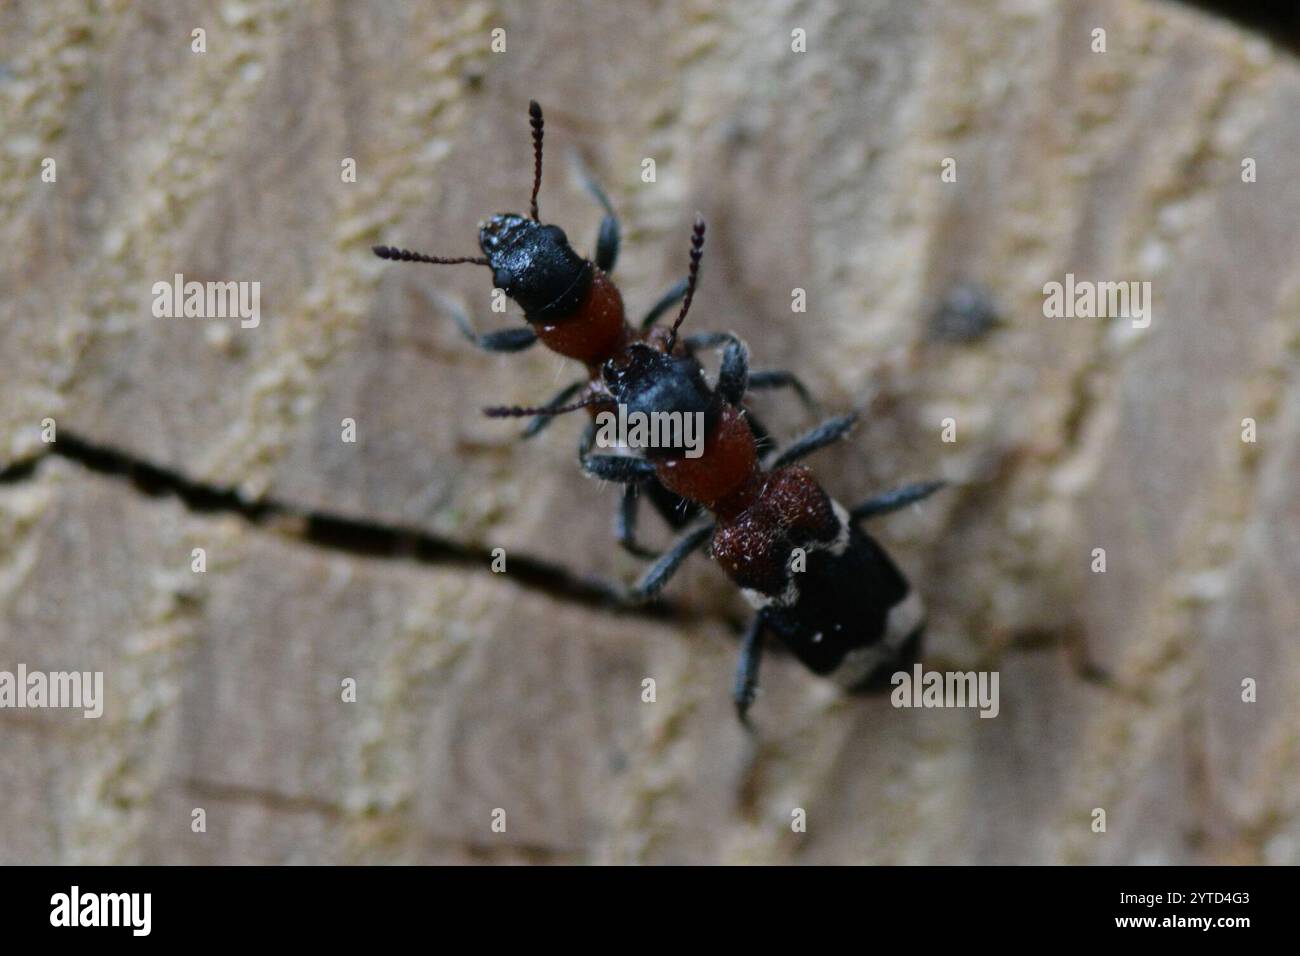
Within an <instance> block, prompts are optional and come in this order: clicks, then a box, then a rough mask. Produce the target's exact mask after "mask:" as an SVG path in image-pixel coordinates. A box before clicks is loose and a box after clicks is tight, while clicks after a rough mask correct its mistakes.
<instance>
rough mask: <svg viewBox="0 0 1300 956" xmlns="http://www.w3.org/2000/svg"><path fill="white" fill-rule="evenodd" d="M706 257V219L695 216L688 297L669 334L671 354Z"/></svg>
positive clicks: (687, 281) (693, 296)
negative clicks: (701, 261) (701, 265)
mask: <svg viewBox="0 0 1300 956" xmlns="http://www.w3.org/2000/svg"><path fill="white" fill-rule="evenodd" d="M703 256H704V217H703V216H702V215H700V214H699V213H698V212H697V213H696V214H695V228H694V229H693V230H692V231H691V269H690V272H689V273H688V274H687V277H686V295H685V296H683V297H682V310H681V311H680V312H679V313H677V321H676V322H674V323H673V327H672V331H670V332H669V333H668V348H667V351H668V352H669V353H670V354H671V352H672V350H673V346H674V345H676V344H677V330H678V329H679V328H680V327H681V324H682V323H683V322H684V321H686V313H687V312H689V311H690V310H691V300H692V299H693V298H695V285H696V283H697V282H698V281H699V278H700V259H701V258H703Z"/></svg>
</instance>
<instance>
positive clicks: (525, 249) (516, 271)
mask: <svg viewBox="0 0 1300 956" xmlns="http://www.w3.org/2000/svg"><path fill="white" fill-rule="evenodd" d="M478 244H479V247H480V248H481V249H482V250H483V254H484V255H485V256H487V259H488V265H489V266H491V267H492V281H493V282H494V283H495V284H496V286H497V288H499V289H503V290H505V293H506V295H508V296H510V298H512V299H514V300H515V301H516V302H518V303H519V305H520V306H521V307H522V308H523V310H524V315H525V316H527V317H528V319H529V321H539V320H543V319H548V318H553V317H558V316H563V315H566V314H568V313H569V312H572V311H573V310H574V309H575V308H576V307H577V306H578V304H579V303H580V302H581V301H582V297H583V296H584V295H586V292H587V289H588V288H589V286H590V285H591V276H592V271H591V263H589V262H587V261H586V260H585V259H583V258H582V256H580V255H578V254H577V253H576V252H574V251H573V247H572V246H570V245H569V239H568V237H567V236H566V235H565V234H564V230H563V229H561V228H560V227H559V226H549V225H543V224H542V223H540V222H537V221H536V220H535V219H526V218H524V217H523V216H519V215H516V214H514V213H500V214H498V215H496V216H493V217H492V218H491V219H489V220H488V221H487V222H485V223H483V224H482V225H481V226H480V227H479V231H478Z"/></svg>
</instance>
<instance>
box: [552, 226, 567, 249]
mask: <svg viewBox="0 0 1300 956" xmlns="http://www.w3.org/2000/svg"><path fill="white" fill-rule="evenodd" d="M546 234H547V235H548V236H550V237H551V238H552V239H554V240H555V241H556V242H558V243H560V244H562V245H566V246H567V245H568V244H569V237H568V236H566V235H565V234H564V230H563V229H561V228H560V227H559V226H547V227H546Z"/></svg>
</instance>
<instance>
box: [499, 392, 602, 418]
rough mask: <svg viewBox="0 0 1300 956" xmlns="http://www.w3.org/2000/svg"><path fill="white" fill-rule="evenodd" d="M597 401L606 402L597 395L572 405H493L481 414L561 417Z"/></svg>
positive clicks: (506, 416)
mask: <svg viewBox="0 0 1300 956" xmlns="http://www.w3.org/2000/svg"><path fill="white" fill-rule="evenodd" d="M599 401H608V399H602V398H601V397H600V396H598V395H589V396H587V397H586V398H584V399H583V400H582V401H580V402H574V403H573V404H572V405H539V406H538V407H536V408H521V407H520V406H518V405H494V406H492V407H490V408H485V409H483V414H484V415H486V416H487V417H488V418H530V417H532V416H533V415H563V414H564V413H565V412H576V411H577V410H578V409H580V408H586V407H587V406H588V405H594V404H596V403H597V402H599Z"/></svg>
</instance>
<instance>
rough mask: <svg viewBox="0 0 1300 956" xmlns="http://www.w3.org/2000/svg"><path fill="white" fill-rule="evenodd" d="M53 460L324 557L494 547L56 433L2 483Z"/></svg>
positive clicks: (487, 558) (619, 597)
mask: <svg viewBox="0 0 1300 956" xmlns="http://www.w3.org/2000/svg"><path fill="white" fill-rule="evenodd" d="M50 455H57V456H58V457H60V458H66V459H68V460H70V461H74V462H76V463H77V464H79V465H81V466H82V467H83V468H85V469H87V470H88V471H92V472H95V473H97V474H101V475H107V476H109V477H112V478H117V479H119V480H122V481H125V482H127V483H128V484H129V485H130V486H131V488H132V489H134V490H135V491H136V492H137V493H139V494H142V495H145V496H147V497H150V498H163V497H168V496H171V497H175V498H176V499H178V500H179V501H180V502H181V504H183V505H184V506H185V507H186V508H187V509H188V510H189V511H191V512H194V513H195V514H232V515H237V516H238V517H240V518H242V519H244V520H245V521H247V522H249V523H250V524H253V525H257V526H259V527H267V528H272V529H274V530H275V531H278V532H280V533H283V534H287V535H288V536H290V537H291V538H294V539H296V540H299V541H302V542H303V543H305V544H309V545H312V546H314V547H318V548H323V549H326V550H329V551H337V552H342V553H345V554H352V555H355V556H357V557H363V558H379V559H386V560H399V561H400V560H405V561H413V562H417V563H419V564H429V565H437V566H441V567H458V568H467V569H477V570H482V571H488V572H489V573H490V568H491V565H492V560H493V555H492V550H493V549H491V548H487V547H477V546H474V545H470V544H465V543H462V542H459V541H454V540H451V539H448V538H444V537H440V536H438V535H434V534H430V533H429V532H427V531H422V530H420V529H418V528H412V527H408V526H404V525H396V524H388V523H386V522H382V521H373V520H369V519H366V518H353V517H349V516H347V515H341V514H334V513H331V512H327V511H318V510H312V509H309V508H302V507H298V506H296V505H292V504H289V503H287V502H283V501H278V500H275V499H273V498H262V499H256V500H252V499H249V498H247V497H245V496H244V495H242V494H241V493H240V492H239V491H238V490H237V489H235V488H230V487H222V486H217V485H209V484H205V483H203V482H199V481H195V480H193V479H191V478H188V477H187V476H185V475H184V474H182V473H181V472H179V471H176V470H174V469H171V468H166V467H163V466H161V465H156V464H153V463H152V462H149V461H146V460H144V459H142V458H139V457H137V456H136V455H133V454H132V453H130V452H127V451H123V450H122V449H118V448H113V447H109V446H106V445H100V444H96V443H95V442H92V441H90V440H88V439H85V438H82V437H80V436H78V435H76V434H72V433H69V432H68V430H67V429H66V428H60V429H59V434H58V440H57V441H55V442H52V443H50V444H49V445H47V446H46V447H45V449H44V450H43V451H42V452H41V453H40V454H38V455H35V456H33V457H31V458H29V459H24V460H22V461H17V462H14V463H12V464H10V465H8V466H6V467H4V468H3V469H0V484H18V483H20V482H23V481H26V480H28V479H30V478H31V477H32V476H33V475H34V474H35V473H36V471H37V469H38V468H39V466H40V463H41V461H42V460H43V459H44V458H46V457H48V456H50ZM506 568H507V570H506V571H505V572H503V573H502V577H504V578H506V579H507V580H509V581H510V582H512V583H514V584H517V585H519V586H520V587H523V588H527V589H529V590H532V591H537V592H540V593H542V594H545V595H547V596H548V597H550V598H553V599H554V600H557V601H564V602H567V603H570V604H577V605H581V606H583V607H588V608H594V609H597V610H601V611H605V612H608V613H611V614H621V615H629V616H634V617H642V618H649V619H652V620H671V619H678V618H681V617H682V616H683V615H684V611H683V609H682V608H680V607H679V606H677V605H676V604H674V603H672V602H669V601H662V600H661V601H658V602H656V603H653V604H633V603H630V602H629V601H628V600H627V599H626V598H625V597H624V594H623V590H622V589H621V588H620V587H619V586H618V585H616V584H614V583H612V582H608V581H603V580H600V579H598V578H593V577H582V576H579V575H577V574H575V573H573V572H572V571H569V570H568V569H567V568H565V567H563V566H562V565H558V564H554V563H552V562H549V561H546V560H544V559H541V558H537V557H533V556H531V555H527V554H520V553H518V552H512V553H509V554H508V555H507V556H506Z"/></svg>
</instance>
